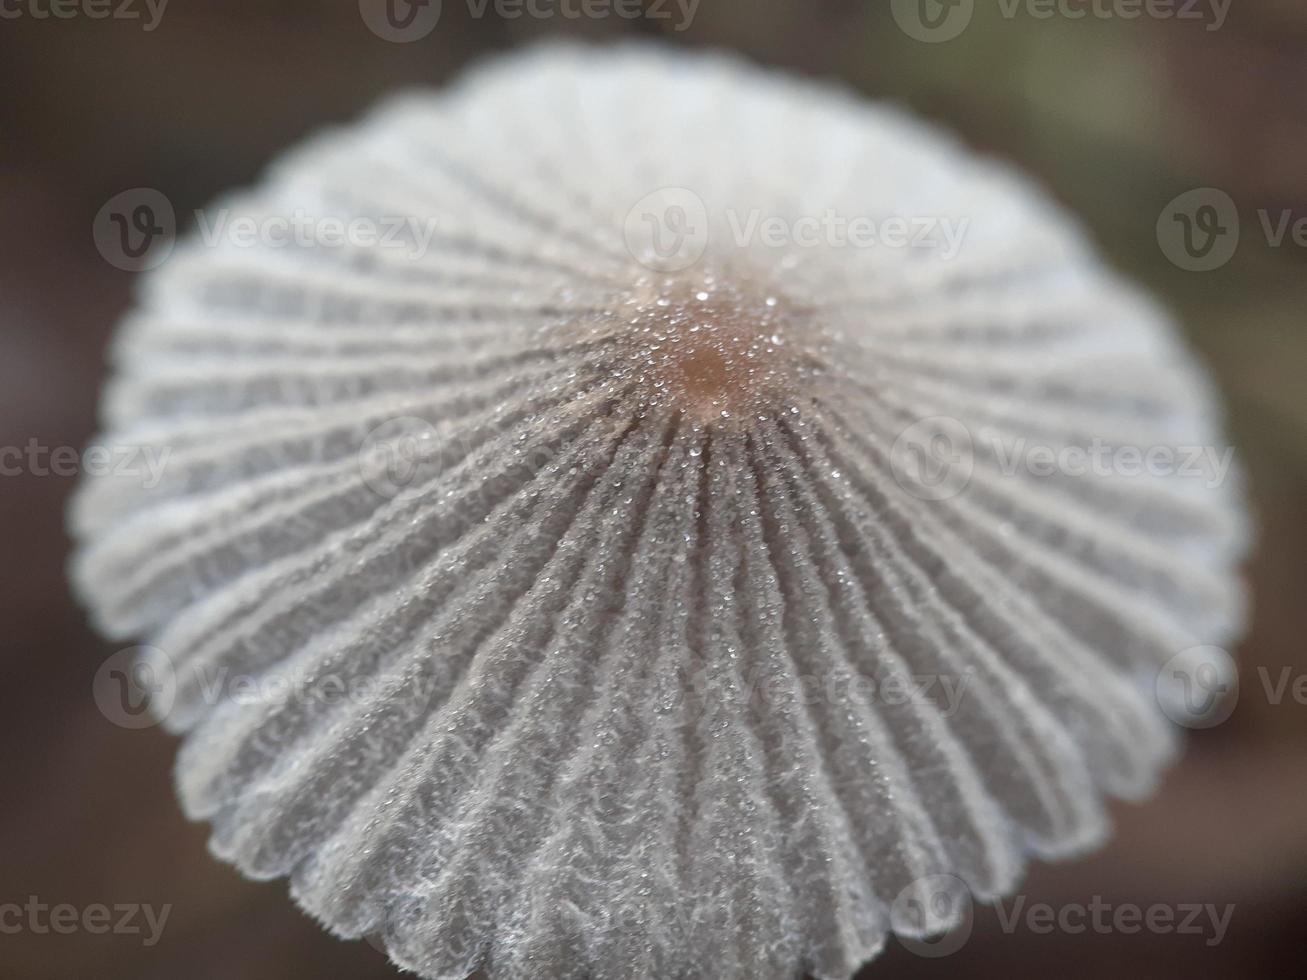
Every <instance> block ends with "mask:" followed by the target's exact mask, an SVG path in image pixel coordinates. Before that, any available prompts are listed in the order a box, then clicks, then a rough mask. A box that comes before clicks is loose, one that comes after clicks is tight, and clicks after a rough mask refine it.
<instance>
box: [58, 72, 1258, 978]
mask: <svg viewBox="0 0 1307 980" xmlns="http://www.w3.org/2000/svg"><path fill="white" fill-rule="evenodd" d="M219 216H222V218H223V220H225V221H227V222H234V221H236V219H238V218H239V219H249V220H246V221H245V222H244V223H243V226H242V227H243V228H244V229H245V231H244V232H243V233H242V234H241V235H236V234H233V233H226V232H224V233H218V234H212V233H211V234H209V235H208V236H207V240H206V236H196V237H194V238H193V239H192V240H191V241H190V242H189V243H184V244H183V245H182V246H181V247H180V248H179V249H178V251H177V253H176V254H175V255H174V257H173V258H172V259H171V260H170V261H169V262H168V263H167V264H166V265H165V266H163V267H162V268H161V269H160V270H158V271H157V272H155V273H153V274H152V275H151V276H149V277H148V278H147V279H146V280H145V285H144V289H143V294H142V298H141V301H140V304H139V306H138V308H137V309H136V310H135V311H134V312H133V313H132V314H131V315H130V316H129V318H128V322H127V323H126V324H125V325H124V327H123V329H122V331H121V334H120V337H119V342H118V344H117V347H116V358H115V362H116V375H115V378H114V380H113V382H112V385H111V387H110V389H109V391H108V394H107V396H106V400H105V414H104V435H103V436H102V441H104V442H106V443H109V444H119V445H133V446H150V447H155V448H156V449H158V450H159V451H161V452H166V453H167V454H168V455H167V457H166V466H165V468H164V471H163V474H162V478H161V479H159V480H158V481H157V483H152V484H151V485H150V486H143V485H142V481H141V480H140V479H139V477H132V476H130V475H126V474H105V475H104V476H101V477H98V478H95V479H88V480H87V482H86V484H85V485H84V486H83V488H82V490H81V492H80V494H79V496H78V499H77V501H76V505H75V508H74V516H73V521H74V525H75V531H76V535H77V537H78V539H79V541H80V552H79V555H78V557H77V560H76V563H75V577H76V579H77V582H78V585H79V587H80V589H81V591H82V594H83V595H84V597H85V599H86V601H87V603H88V604H89V606H90V607H91V609H92V610H93V612H94V615H95V617H96V619H97V621H98V623H99V624H100V625H101V626H102V627H103V629H104V630H105V631H106V633H108V634H109V635H111V636H113V637H129V636H132V637H136V636H141V637H145V638H147V639H148V641H149V642H150V644H151V646H152V648H153V649H154V654H153V657H154V661H155V666H156V667H160V668H162V669H165V670H167V671H169V672H170V676H171V677H172V678H174V679H175V697H174V698H173V699H172V705H171V708H170V710H169V711H168V712H167V714H166V717H165V718H164V723H165V724H166V725H167V726H169V727H170V728H171V729H173V730H176V731H184V732H186V733H187V738H186V741H185V744H184V747H183V749H182V752H181V756H180V759H179V762H178V768H177V782H178V787H179V792H180V795H181V799H182V802H183V804H184V806H185V809H186V812H187V813H188V814H189V815H190V816H192V817H194V818H203V819H207V820H210V821H212V823H213V826H214V836H213V849H214V851H215V852H216V853H217V854H219V855H220V856H222V857H223V858H225V859H227V860H229V861H231V862H233V863H234V864H235V865H236V866H237V867H239V868H240V869H241V870H242V871H243V872H245V873H246V874H248V875H251V876H254V877H258V878H272V877H278V876H288V877H289V878H290V880H291V882H292V890H293V893H294V896H295V898H296V899H297V901H298V902H299V903H300V904H301V905H302V906H303V907H304V908H305V909H306V910H308V911H309V912H310V913H311V914H312V915H314V916H315V917H317V918H318V919H320V920H321V921H322V922H323V923H324V924H325V925H326V926H327V927H329V928H330V929H331V930H332V931H333V932H336V933H338V934H340V935H343V936H349V937H358V936H364V935H378V936H380V937H381V939H382V941H383V942H384V943H385V945H386V947H387V948H388V950H389V952H390V955H391V956H392V957H393V959H394V960H395V961H396V962H397V963H399V964H401V965H403V966H405V967H407V968H409V969H412V970H414V971H416V972H417V973H419V974H420V975H422V976H424V977H451V978H453V977H463V976H465V975H466V974H467V973H469V972H470V971H472V970H474V969H477V968H481V969H485V970H487V971H488V973H489V975H490V976H491V977H493V978H506V977H532V978H553V977H599V978H633V977H657V978H665V977H713V978H754V977H763V978H782V977H793V976H796V975H798V974H799V973H801V972H802V971H804V970H807V971H810V972H812V973H814V974H816V975H818V976H821V977H846V976H848V975H849V974H850V973H852V972H853V971H854V970H855V969H856V968H857V967H858V966H859V964H861V963H863V962H864V961H866V960H868V959H869V958H871V957H873V956H874V955H875V954H876V952H877V951H878V950H879V949H880V948H881V947H882V945H883V944H884V942H885V941H886V938H887V936H888V935H889V934H890V933H891V932H894V931H897V932H898V933H900V934H902V935H909V936H912V935H921V934H922V933H924V932H929V931H932V930H938V929H939V928H942V927H944V926H947V925H949V924H950V922H951V921H953V919H954V918H955V917H956V915H957V914H958V912H957V906H956V905H954V906H948V905H947V904H945V905H941V904H940V903H938V902H932V901H930V900H929V899H930V897H931V895H930V893H929V888H930V886H931V883H932V882H937V881H939V880H941V879H940V876H955V877H956V879H957V880H960V881H961V882H964V883H965V885H966V887H967V888H968V889H969V890H970V892H971V893H972V894H973V895H974V896H976V897H977V899H979V900H986V899H992V898H994V897H996V896H999V895H1002V894H1003V893H1004V892H1005V891H1006V890H1008V889H1010V888H1011V887H1012V886H1013V884H1014V882H1015V880H1016V878H1017V876H1018V874H1019V872H1020V870H1021V868H1022V865H1023V863H1024V861H1025V859H1026V857H1027V856H1028V855H1031V854H1034V855H1039V856H1045V857H1055V856H1064V855H1068V854H1072V853H1076V852H1082V851H1084V850H1085V849H1087V848H1089V847H1091V846H1093V845H1094V844H1096V843H1098V842H1099V841H1101V840H1102V838H1103V837H1104V834H1105V832H1106V817H1105V813H1104V805H1103V799H1104V797H1105V796H1106V795H1117V796H1123V797H1133V798H1138V797H1140V796H1142V795H1145V794H1147V793H1148V792H1149V791H1150V790H1151V789H1152V788H1153V786H1154V784H1155V782H1156V780H1157V777H1158V774H1159V770H1160V769H1161V767H1162V766H1163V765H1164V764H1165V763H1166V762H1167V761H1168V759H1169V758H1170V757H1171V756H1172V754H1173V751H1174V748H1175V738H1174V735H1173V733H1172V731H1171V730H1169V729H1168V727H1167V723H1166V720H1165V718H1164V716H1163V714H1162V713H1161V711H1160V710H1159V708H1158V705H1157V703H1156V701H1155V699H1154V695H1153V690H1154V681H1155V679H1156V677H1157V673H1158V670H1159V669H1160V668H1161V666H1162V665H1163V664H1165V663H1166V662H1167V661H1168V660H1169V659H1170V658H1172V657H1174V656H1175V655H1176V654H1178V653H1179V652H1180V651H1183V650H1185V649H1187V648H1190V647H1192V646H1194V645H1195V644H1203V643H1206V644H1220V643H1225V642H1228V641H1229V640H1230V639H1231V638H1232V636H1233V635H1234V634H1235V633H1236V632H1237V630H1238V628H1239V624H1240V619H1241V592H1240V587H1239V584H1238V582H1237V579H1236V577H1235V575H1234V572H1233V566H1234V564H1235V563H1236V562H1237V560H1238V559H1239V557H1240V555H1241V552H1242V549H1243V546H1244V537H1245V534H1244V527H1243V525H1244V521H1243V518H1242V516H1241V510H1240V506H1239V493H1238V487H1237V486H1236V477H1235V475H1234V474H1231V473H1229V471H1228V470H1227V469H1225V468H1224V467H1223V465H1222V460H1223V459H1224V457H1223V456H1222V455H1221V451H1222V450H1221V445H1222V444H1221V442H1220V438H1219V435H1218V429H1219V425H1218V421H1219V420H1218V419H1217V417H1216V412H1215V410H1214V407H1213V404H1212V402H1211V399H1210V397H1209V393H1208V389H1207V386H1206V384H1205V381H1204V379H1203V378H1202V376H1201V373H1200V372H1199V371H1198V370H1197V369H1196V367H1195V365H1194V364H1193V362H1192V361H1191V360H1190V358H1189V356H1188V355H1187V354H1186V352H1185V351H1184V350H1183V348H1182V347H1181V345H1180V344H1179V343H1178V342H1177V340H1176V337H1175V336H1174V333H1173V330H1172V328H1171V326H1170V325H1169V324H1168V323H1167V321H1166V319H1165V317H1164V316H1163V315H1162V314H1160V313H1159V311H1158V310H1157V309H1156V308H1155V307H1153V306H1152V305H1151V304H1150V303H1149V302H1148V301H1146V300H1145V299H1144V298H1143V297H1141V296H1140V295H1139V294H1138V293H1136V292H1134V291H1133V290H1132V289H1131V288H1129V287H1128V286H1126V285H1124V284H1123V283H1122V282H1121V281H1120V280H1119V279H1118V278H1117V277H1116V276H1115V275H1114V274H1112V273H1111V272H1110V271H1108V270H1106V269H1105V268H1104V267H1103V266H1102V265H1101V264H1100V263H1099V262H1098V261H1097V260H1096V259H1095V258H1094V256H1093V254H1092V252H1091V251H1090V250H1089V248H1088V247H1087V246H1086V244H1085V242H1084V241H1083V239H1082V236H1081V235H1080V233H1079V232H1078V231H1077V230H1076V228H1075V227H1073V225H1072V224H1071V222H1070V221H1069V220H1068V219H1067V218H1066V217H1065V216H1064V215H1062V214H1061V213H1059V211H1058V210H1056V209H1055V208H1054V207H1053V206H1051V205H1050V204H1049V203H1048V202H1047V201H1045V200H1044V199H1043V198H1042V197H1040V196H1039V195H1038V194H1037V193H1036V192H1035V191H1033V190H1032V189H1031V188H1030V187H1029V186H1028V185H1027V184H1026V183H1025V182H1023V181H1022V180H1020V179H1018V178H1016V177H1014V176H1013V175H1012V174H1011V173H1009V172H1008V171H1006V170H1005V169H1003V168H1001V167H999V166H997V165H994V164H992V163H988V162H985V161H982V160H978V159H976V158H975V157H973V156H971V155H969V154H967V153H966V152H965V151H963V150H962V149H961V148H959V147H958V146H956V145H955V144H954V143H953V142H952V141H950V140H949V139H947V138H946V137H943V136H941V135H940V134H938V133H937V132H934V131H933V130H931V129H929V128H927V127H926V126H924V125H923V124H921V123H920V122H917V121H915V120H913V119H910V118H907V117H905V116H904V115H902V114H900V113H898V112H896V111H893V110H890V109H887V108H885V107H883V106H879V105H869V104H865V103H862V102H859V101H857V100H855V99H853V98H851V97H849V96H846V95H843V94H841V93H839V92H832V91H830V90H828V89H825V88H822V87H820V86H817V85H814V84H810V83H807V82H802V81H796V80H794V79H790V78H786V77H781V76H778V75H775V74H769V73H764V72H761V71H759V70H756V69H753V68H749V67H746V66H745V65H743V64H741V63H739V62H737V61H735V60H732V59H729V58H726V57H722V56H716V55H709V56H705V55H690V54H673V53H668V52H664V51H661V50H651V49H644V48H620V49H614V50H606V51H594V50H587V49H579V48H562V47H553V48H547V49H541V50H539V51H536V52H533V53H530V54H527V55H524V56H518V57H515V58H510V59H507V60H503V61H499V62H496V63H493V64H492V65H491V66H489V67H486V68H483V69H481V70H478V71H476V72H474V73H472V74H471V75H469V76H468V77H466V78H465V79H464V80H463V81H462V82H461V83H459V84H458V85H456V86H455V87H453V88H452V89H450V90H449V91H447V92H443V93H437V94H428V93H418V94H412V95H408V96H405V97H403V98H400V99H397V100H394V101H391V102H390V103H388V104H386V105H385V106H383V107H382V108H381V109H380V110H378V111H377V112H376V113H375V114H373V115H371V116H370V117H369V118H367V119H366V120H365V121H363V122H362V123H361V124H359V125H357V126H353V127H348V128H344V129H341V130H338V131H332V132H329V133H327V134H325V135H323V136H321V137H319V138H317V139H315V140H314V141H312V142H310V143H309V144H308V145H306V146H304V147H302V148H300V149H298V150H296V151H295V152H293V153H291V154H289V155H288V156H287V157H286V158H284V159H283V160H281V161H279V162H278V163H277V164H276V165H275V167H274V168H273V169H272V171H271V172H270V174H269V175H268V177H267V179H266V180H265V181H264V182H263V183H262V184H261V185H260V186H258V187H257V188H255V189H253V190H250V191H247V192H243V193H240V194H237V195H234V196H232V197H231V198H230V199H228V200H226V201H224V202H221V204H220V205H219V206H218V207H215V208H214V209H210V211H209V212H207V220H206V227H208V228H209V229H210V232H212V229H213V228H214V227H215V222H216V221H217V220H218V217H219ZM291 224H294V225H295V227H298V228H300V230H301V231H304V229H306V228H307V229H308V231H307V233H304V234H295V235H288V234H285V233H284V231H283V229H284V228H285V227H288V226H289V225H291ZM341 225H343V226H344V227H345V234H344V236H343V239H344V240H343V241H342V240H338V238H339V236H335V235H334V232H333V235H332V236H330V237H331V240H330V241H329V240H328V238H329V236H328V234H327V231H328V229H336V230H338V229H339V227H340V226H341ZM224 227H225V228H229V229H230V228H231V227H232V226H231V225H224ZM251 228H253V229H254V231H253V234H252V235H251V234H248V232H249V229H251ZM370 230H371V231H375V232H376V235H375V236H373V237H371V238H369V237H368V234H369V233H370ZM1199 450H1205V451H1202V452H1200V451H1199ZM1141 460H1142V461H1143V462H1141ZM1225 461H1226V462H1228V460H1225ZM1186 463H1187V464H1189V471H1186V469H1185V464H1186ZM948 880H953V879H951V878H950V879H948Z"/></svg>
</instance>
